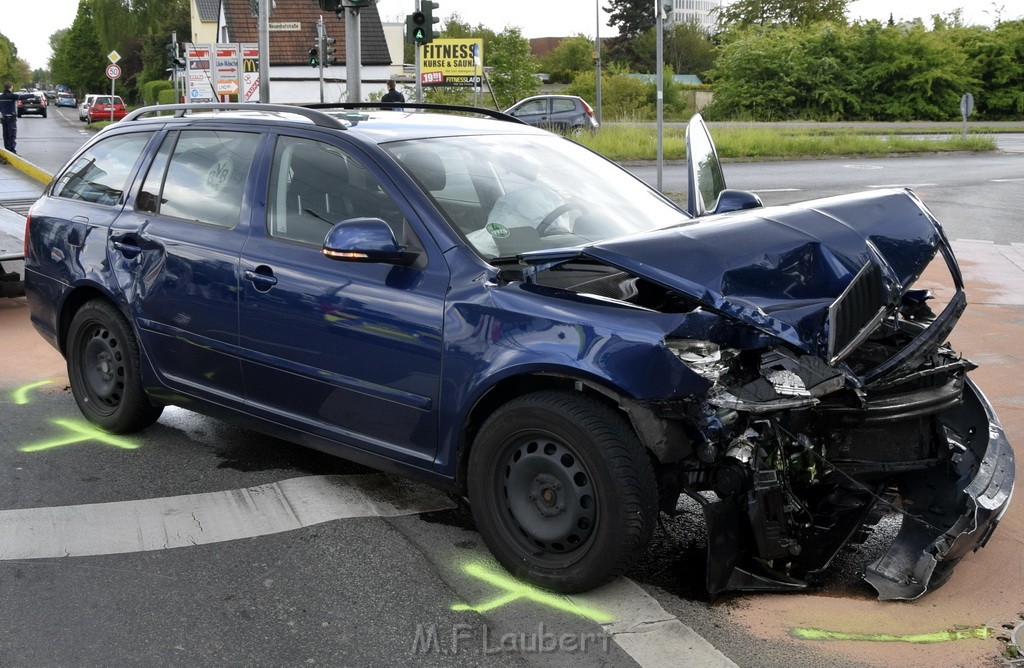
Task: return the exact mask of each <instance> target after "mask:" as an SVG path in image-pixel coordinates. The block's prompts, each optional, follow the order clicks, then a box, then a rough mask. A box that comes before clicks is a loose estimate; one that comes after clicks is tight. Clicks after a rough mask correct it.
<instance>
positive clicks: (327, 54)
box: [324, 35, 338, 65]
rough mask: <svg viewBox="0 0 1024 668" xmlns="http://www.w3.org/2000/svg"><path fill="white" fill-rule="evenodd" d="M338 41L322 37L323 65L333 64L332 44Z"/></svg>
mask: <svg viewBox="0 0 1024 668" xmlns="http://www.w3.org/2000/svg"><path fill="white" fill-rule="evenodd" d="M337 41H338V40H336V39H334V38H333V37H327V36H326V35H325V36H324V65H330V64H331V63H333V62H334V46H333V44H334V43H335V42H337Z"/></svg>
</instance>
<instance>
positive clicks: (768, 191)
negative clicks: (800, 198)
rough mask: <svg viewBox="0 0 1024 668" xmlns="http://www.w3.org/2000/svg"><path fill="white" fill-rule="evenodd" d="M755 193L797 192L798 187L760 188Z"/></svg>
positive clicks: (798, 190)
mask: <svg viewBox="0 0 1024 668" xmlns="http://www.w3.org/2000/svg"><path fill="white" fill-rule="evenodd" d="M754 192H756V193H798V192H800V188H761V189H759V190H755V191H754Z"/></svg>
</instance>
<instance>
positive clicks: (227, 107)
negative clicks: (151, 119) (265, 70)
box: [122, 102, 350, 130]
mask: <svg viewBox="0 0 1024 668" xmlns="http://www.w3.org/2000/svg"><path fill="white" fill-rule="evenodd" d="M168 111H173V112H174V117H175V118H183V117H184V116H185V114H186V113H188V112H190V111H264V112H272V113H278V114H295V115H296V116H302V117H304V118H307V119H309V120H311V121H313V123H314V124H316V125H318V126H320V127H325V128H333V129H336V130H347V129H348V128H349V126H350V124H349V123H347V122H345V121H343V120H340V119H337V118H335V117H334V116H331V115H330V114H325V113H323V112H322V111H316V110H315V109H312V108H309V107H308V106H301V107H300V106H295V105H290V104H263V103H260V102H200V103H197V104H157V105H153V106H149V107H142V108H141V109H136V110H135V111H133V112H131V113H129V114H128V115H127V116H125V117H124V118H123V119H122V122H124V121H134V120H136V119H138V118H142V117H143V116H147V117H148V116H153V115H156V114H162V113H166V112H168Z"/></svg>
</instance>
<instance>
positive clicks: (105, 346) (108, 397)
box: [81, 325, 125, 410]
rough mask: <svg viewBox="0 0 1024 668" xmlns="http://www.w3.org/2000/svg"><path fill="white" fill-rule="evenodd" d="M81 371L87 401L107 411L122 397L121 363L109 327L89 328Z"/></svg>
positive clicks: (116, 345)
mask: <svg viewBox="0 0 1024 668" xmlns="http://www.w3.org/2000/svg"><path fill="white" fill-rule="evenodd" d="M81 359H82V363H81V371H82V377H83V380H85V387H86V391H87V392H88V394H89V398H90V399H92V400H93V401H94V402H96V403H97V404H99V405H100V406H105V407H106V408H109V409H111V410H113V409H115V408H117V407H118V406H119V405H120V404H121V397H122V395H123V394H124V378H125V363H124V355H123V354H122V352H121V346H120V343H119V342H118V340H117V337H115V336H114V333H113V332H112V331H110V328H109V327H103V326H100V325H96V326H94V327H91V328H90V330H89V335H88V337H86V339H85V342H84V343H83V345H82V356H81Z"/></svg>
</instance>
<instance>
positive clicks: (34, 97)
mask: <svg viewBox="0 0 1024 668" xmlns="http://www.w3.org/2000/svg"><path fill="white" fill-rule="evenodd" d="M25 114H38V115H40V116H42V117H43V118H46V96H44V95H42V94H41V93H19V94H18V118H21V117H22V116H24V115H25Z"/></svg>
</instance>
